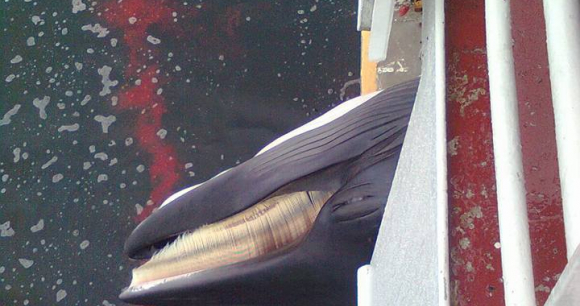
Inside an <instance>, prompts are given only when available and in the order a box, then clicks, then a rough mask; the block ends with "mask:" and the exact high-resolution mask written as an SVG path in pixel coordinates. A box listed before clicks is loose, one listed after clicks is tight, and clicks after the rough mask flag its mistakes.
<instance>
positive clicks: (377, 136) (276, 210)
mask: <svg viewBox="0 0 580 306" xmlns="http://www.w3.org/2000/svg"><path fill="white" fill-rule="evenodd" d="M418 84H419V80H412V81H408V82H405V83H402V84H399V85H396V86H394V87H391V88H389V89H387V90H384V91H381V92H378V93H373V94H370V95H365V96H361V97H358V98H355V99H353V100H349V101H347V102H344V103H342V104H340V105H339V106H337V107H335V108H334V109H332V110H330V111H329V112H327V113H326V114H324V115H322V116H321V117H319V118H317V119H315V120H314V121H311V122H309V123H307V124H306V125H304V126H302V127H300V128H298V129H296V130H294V131H292V132H290V133H288V134H286V135H284V136H282V137H280V138H278V139H276V140H275V141H274V142H272V143H271V144H269V145H268V146H266V147H265V148H264V149H263V150H261V151H260V152H259V153H258V154H257V155H256V156H254V157H253V158H251V159H249V160H248V161H246V162H244V163H242V164H240V165H238V166H236V167H234V168H232V169H230V170H227V171H224V172H222V173H220V174H219V175H217V176H215V177H213V178H212V179H210V180H208V181H206V182H204V183H202V184H199V185H196V186H193V187H190V188H187V189H185V190H182V191H180V192H178V193H176V194H174V195H172V196H171V197H170V198H168V199H167V200H166V201H165V202H164V203H163V204H162V206H161V207H160V208H159V209H158V210H157V211H156V212H154V213H153V214H152V215H151V216H149V218H147V219H146V220H145V221H143V222H142V223H141V224H139V225H138V226H137V227H136V228H135V230H134V231H133V232H132V233H131V235H130V236H129V238H128V239H127V241H126V243H125V250H124V251H125V253H126V254H127V256H129V257H130V258H133V259H137V260H142V261H143V262H144V263H143V264H142V265H140V266H139V267H137V268H135V269H133V271H132V281H131V284H130V285H129V287H127V288H125V289H123V291H122V293H121V295H120V299H121V300H123V301H125V302H129V303H135V304H146V305H152V304H153V305H355V304H356V271H357V269H358V268H359V267H360V266H362V265H364V264H366V263H368V262H369V261H370V258H371V255H372V252H373V248H374V245H375V240H376V236H377V233H378V229H379V225H380V222H381V219H382V216H383V211H384V207H385V205H386V202H387V197H388V194H389V190H390V187H391V183H392V180H393V176H394V174H395V169H396V167H397V161H398V158H399V153H400V151H401V147H402V144H403V139H404V137H405V132H406V129H407V126H408V123H409V118H410V115H411V111H412V109H413V103H414V100H415V96H416V93H417V87H418ZM145 260H146V261H145Z"/></svg>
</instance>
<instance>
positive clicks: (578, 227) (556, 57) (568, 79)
mask: <svg viewBox="0 0 580 306" xmlns="http://www.w3.org/2000/svg"><path fill="white" fill-rule="evenodd" d="M544 15H545V17H546V35H547V38H548V39H547V41H548V59H549V63H550V81H551V84H552V101H553V104H554V116H555V122H556V143H557V145H558V163H559V168H560V181H561V186H562V206H563V210H564V228H565V230H566V248H567V250H568V258H570V257H571V256H572V254H573V253H574V250H575V249H576V248H577V247H578V245H579V244H580V1H579V0H544Z"/></svg>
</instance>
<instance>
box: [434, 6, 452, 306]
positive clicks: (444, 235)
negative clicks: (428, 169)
mask: <svg viewBox="0 0 580 306" xmlns="http://www.w3.org/2000/svg"><path fill="white" fill-rule="evenodd" d="M434 2H435V3H434V7H435V8H434V11H435V22H434V24H435V25H434V26H435V31H434V32H435V37H434V40H435V42H434V45H435V47H434V48H435V120H436V121H435V129H436V131H435V138H436V148H435V151H436V152H435V155H436V157H435V158H436V161H437V165H436V166H437V200H436V201H437V202H436V203H437V269H438V275H439V280H438V282H439V285H438V291H439V306H448V305H449V304H450V297H449V231H448V225H449V221H448V218H449V209H448V200H449V198H448V195H447V123H446V122H447V121H446V108H445V103H446V81H445V73H446V70H445V4H444V0H436V1H434Z"/></svg>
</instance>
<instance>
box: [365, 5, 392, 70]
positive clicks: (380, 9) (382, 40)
mask: <svg viewBox="0 0 580 306" xmlns="http://www.w3.org/2000/svg"><path fill="white" fill-rule="evenodd" d="M394 11H395V1H394V0H375V5H374V8H373V20H372V25H371V38H370V42H369V60H370V61H371V62H380V61H382V60H384V59H386V58H387V46H388V44H389V35H390V34H391V25H392V23H393V14H394Z"/></svg>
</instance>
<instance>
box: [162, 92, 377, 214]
mask: <svg viewBox="0 0 580 306" xmlns="http://www.w3.org/2000/svg"><path fill="white" fill-rule="evenodd" d="M379 93H380V91H377V92H373V93H370V94H367V95H364V96H360V97H356V98H354V99H351V100H348V101H346V102H343V103H341V104H340V105H338V106H336V107H335V108H333V109H331V110H329V111H328V112H326V113H324V114H323V115H322V116H320V117H318V118H316V119H314V120H312V121H310V122H308V123H306V124H305V125H303V126H301V127H299V128H297V129H294V130H292V131H290V132H289V133H286V134H284V135H283V136H280V137H279V138H277V139H276V140H274V141H273V142H271V143H270V144H268V145H267V146H266V147H264V148H263V149H262V150H260V152H258V154H256V156H258V155H260V154H262V153H264V152H266V151H268V150H270V149H272V148H274V147H276V146H278V145H280V144H282V143H283V142H285V141H286V140H288V139H290V138H293V137H296V136H298V135H300V134H303V133H306V132H308V131H310V130H313V129H316V128H319V127H321V126H323V125H325V124H327V123H329V122H332V121H334V120H336V119H338V118H340V117H342V116H343V115H345V114H346V113H348V112H350V111H351V110H353V109H355V108H357V107H359V106H361V105H362V104H364V103H365V102H367V101H368V100H370V99H371V98H373V97H374V96H376V95H377V94H379ZM230 169H231V168H230ZM230 169H227V170H225V171H223V172H221V173H219V174H218V175H216V176H214V177H212V178H211V179H209V180H212V179H214V178H216V177H218V176H220V175H222V174H224V173H226V172H227V171H229V170H230ZM209 180H208V181H209ZM202 184H203V183H201V184H197V185H194V186H191V187H188V188H185V189H183V190H180V191H178V192H176V193H174V194H172V195H171V196H170V197H169V198H167V199H166V200H165V201H163V203H162V204H161V206H159V208H161V207H163V206H165V205H168V204H169V203H171V202H173V201H175V200H176V199H178V198H179V197H181V196H183V195H184V194H186V193H188V192H189V191H191V190H193V189H195V188H197V187H199V186H201V185H202Z"/></svg>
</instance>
